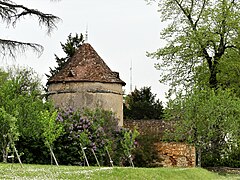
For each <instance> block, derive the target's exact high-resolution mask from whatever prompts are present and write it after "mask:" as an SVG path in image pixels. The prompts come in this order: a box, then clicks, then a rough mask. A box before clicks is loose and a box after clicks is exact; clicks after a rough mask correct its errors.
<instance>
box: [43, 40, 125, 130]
mask: <svg viewBox="0 0 240 180" xmlns="http://www.w3.org/2000/svg"><path fill="white" fill-rule="evenodd" d="M125 84H126V83H125V82H124V81H122V80H121V79H120V77H119V73H117V72H113V71H111V69H110V68H109V67H108V66H107V65H106V63H105V62H104V61H103V60H102V58H101V57H100V56H99V55H98V54H97V52H96V51H95V50H94V49H93V48H92V46H91V45H90V44H88V43H84V44H83V45H82V46H80V48H79V49H78V50H77V51H76V52H75V54H74V55H73V56H72V57H71V58H70V59H69V60H68V62H67V63H66V65H65V66H64V67H63V68H62V69H61V70H60V71H59V72H58V73H57V74H55V75H54V76H53V77H51V78H50V79H49V80H48V82H47V85H48V98H49V99H51V100H52V101H53V103H54V104H55V106H56V107H59V108H62V109H67V108H69V107H72V108H73V109H84V108H91V109H94V108H97V107H98V108H103V109H105V110H111V111H113V112H114V113H115V114H116V117H117V118H118V119H119V125H120V126H122V125H123V91H122V86H125Z"/></svg>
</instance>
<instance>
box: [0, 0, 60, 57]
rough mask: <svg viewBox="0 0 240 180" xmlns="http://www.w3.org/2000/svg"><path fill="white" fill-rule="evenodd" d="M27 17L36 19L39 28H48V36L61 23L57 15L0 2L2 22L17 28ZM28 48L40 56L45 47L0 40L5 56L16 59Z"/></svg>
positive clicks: (6, 0) (7, 0)
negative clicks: (18, 54) (18, 22)
mask: <svg viewBox="0 0 240 180" xmlns="http://www.w3.org/2000/svg"><path fill="white" fill-rule="evenodd" d="M26 16H34V17H36V18H37V21H38V23H39V26H45V27H46V28H47V34H50V33H51V32H52V30H53V29H55V28H56V23H58V22H59V21H60V18H59V17H57V16H55V15H52V14H47V13H43V12H41V11H39V10H37V9H30V8H28V7H26V6H23V5H20V4H16V3H15V2H13V1H11V0H0V19H2V22H5V23H7V24H11V25H12V26H13V27H15V25H16V23H17V21H20V20H21V19H22V18H24V17H26ZM28 48H30V49H32V50H33V51H34V52H37V53H38V54H41V53H42V51H43V47H42V46H41V45H39V44H35V43H25V42H19V41H15V40H4V39H0V49H1V53H2V55H4V56H6V55H9V56H10V57H15V55H16V52H20V53H24V52H25V51H26V50H27V49H28Z"/></svg>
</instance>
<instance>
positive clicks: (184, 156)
mask: <svg viewBox="0 0 240 180" xmlns="http://www.w3.org/2000/svg"><path fill="white" fill-rule="evenodd" d="M123 122H124V127H126V128H129V129H133V128H134V127H135V128H136V129H137V130H138V131H139V132H140V134H141V135H149V136H154V137H155V138H157V142H156V143H154V148H155V149H156V153H157V155H158V156H159V159H161V162H155V163H157V164H158V166H163V167H172V166H173V167H194V166H195V147H194V146H191V145H189V144H187V143H183V142H182V143H180V142H162V136H163V134H164V130H166V129H169V128H171V127H172V125H171V124H170V123H169V122H164V121H162V120H124V121H123Z"/></svg>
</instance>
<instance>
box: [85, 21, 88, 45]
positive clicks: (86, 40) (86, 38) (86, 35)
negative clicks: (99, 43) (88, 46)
mask: <svg viewBox="0 0 240 180" xmlns="http://www.w3.org/2000/svg"><path fill="white" fill-rule="evenodd" d="M85 42H88V24H87V27H86V34H85Z"/></svg>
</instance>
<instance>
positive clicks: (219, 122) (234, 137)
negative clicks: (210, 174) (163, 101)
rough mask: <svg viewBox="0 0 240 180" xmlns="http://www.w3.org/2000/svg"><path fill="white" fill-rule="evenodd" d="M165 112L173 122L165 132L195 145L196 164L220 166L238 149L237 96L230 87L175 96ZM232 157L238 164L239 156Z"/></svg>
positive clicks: (238, 114)
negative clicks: (228, 88) (171, 126)
mask: <svg viewBox="0 0 240 180" xmlns="http://www.w3.org/2000/svg"><path fill="white" fill-rule="evenodd" d="M166 115H168V116H167V117H168V119H171V120H174V121H175V123H174V125H175V126H174V128H175V130H174V132H173V133H170V134H168V135H171V136H170V137H173V136H175V138H176V140H180V141H186V142H189V143H192V144H194V145H195V147H196V150H197V156H198V158H197V159H198V161H197V164H198V165H201V161H202V162H203V165H204V166H221V165H223V164H222V162H224V161H225V159H226V158H228V157H229V156H230V154H232V153H233V152H232V150H233V148H234V149H238V150H239V148H240V144H239V139H240V136H239V128H240V118H239V117H240V99H239V98H238V97H236V96H234V95H233V94H232V92H231V91H229V90H222V89H221V88H219V89H218V90H213V89H210V88H205V90H201V89H199V88H195V89H194V91H193V92H191V93H188V94H186V95H185V96H184V98H183V97H182V96H181V95H178V96H177V97H176V99H175V100H173V101H169V104H168V108H167V109H166ZM201 156H202V158H201ZM234 158H235V159H236V160H237V159H238V164H239V162H240V159H239V157H237V156H235V157H234ZM227 166H233V164H229V163H228V164H227Z"/></svg>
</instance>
